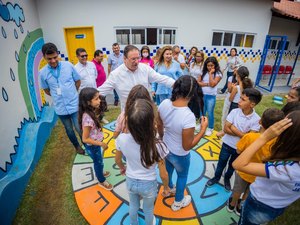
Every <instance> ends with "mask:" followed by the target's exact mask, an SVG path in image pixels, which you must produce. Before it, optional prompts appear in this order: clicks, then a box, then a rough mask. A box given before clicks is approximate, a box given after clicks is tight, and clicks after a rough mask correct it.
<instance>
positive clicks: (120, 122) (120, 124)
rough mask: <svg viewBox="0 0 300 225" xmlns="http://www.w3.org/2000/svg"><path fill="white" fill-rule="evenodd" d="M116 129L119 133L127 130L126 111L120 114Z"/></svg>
mask: <svg viewBox="0 0 300 225" xmlns="http://www.w3.org/2000/svg"><path fill="white" fill-rule="evenodd" d="M115 131H116V132H119V133H123V132H126V130H125V112H121V114H120V115H119V116H118V118H117V121H116V126H115Z"/></svg>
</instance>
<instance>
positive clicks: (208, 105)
mask: <svg viewBox="0 0 300 225" xmlns="http://www.w3.org/2000/svg"><path fill="white" fill-rule="evenodd" d="M203 100H204V110H203V114H204V116H205V115H206V112H207V114H208V128H210V129H214V125H215V118H214V111H215V106H216V96H215V95H204V98H203Z"/></svg>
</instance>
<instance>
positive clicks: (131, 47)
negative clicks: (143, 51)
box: [124, 45, 139, 58]
mask: <svg viewBox="0 0 300 225" xmlns="http://www.w3.org/2000/svg"><path fill="white" fill-rule="evenodd" d="M133 50H137V51H139V49H138V48H137V47H135V46H134V45H127V46H126V47H125V48H124V56H125V57H126V58H127V56H128V53H129V52H131V51H133Z"/></svg>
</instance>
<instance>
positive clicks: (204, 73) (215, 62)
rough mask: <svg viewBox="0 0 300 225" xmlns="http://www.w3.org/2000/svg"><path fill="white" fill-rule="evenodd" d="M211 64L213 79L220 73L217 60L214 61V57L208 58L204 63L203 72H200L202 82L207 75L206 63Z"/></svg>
mask: <svg viewBox="0 0 300 225" xmlns="http://www.w3.org/2000/svg"><path fill="white" fill-rule="evenodd" d="M210 62H211V63H213V64H214V65H215V73H214V77H215V76H216V74H217V73H221V74H222V72H221V70H220V65H219V62H218V60H217V59H216V57H214V56H211V57H208V58H207V59H206V60H205V62H204V66H203V72H202V75H201V79H202V80H203V78H204V76H205V75H206V74H207V72H208V70H207V64H208V63H210Z"/></svg>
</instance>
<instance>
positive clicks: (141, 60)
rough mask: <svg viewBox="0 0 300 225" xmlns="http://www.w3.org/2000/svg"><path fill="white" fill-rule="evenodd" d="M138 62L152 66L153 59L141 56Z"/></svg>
mask: <svg viewBox="0 0 300 225" xmlns="http://www.w3.org/2000/svg"><path fill="white" fill-rule="evenodd" d="M140 62H141V63H145V64H147V65H148V66H151V67H152V68H154V62H153V60H152V59H151V58H150V59H147V58H142V59H140Z"/></svg>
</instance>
